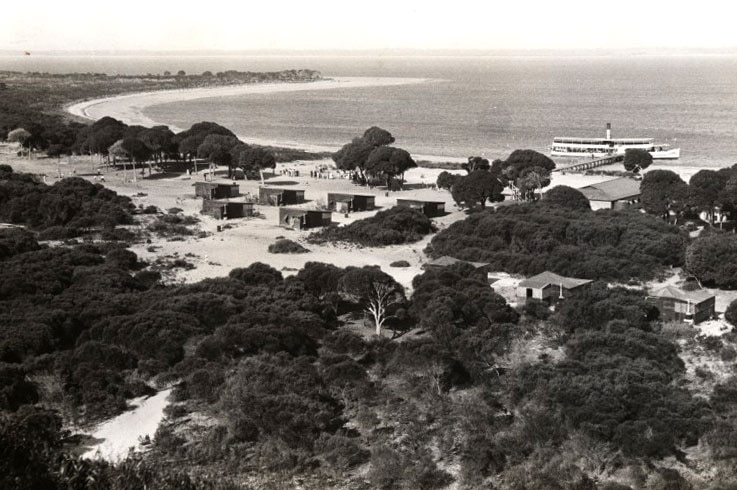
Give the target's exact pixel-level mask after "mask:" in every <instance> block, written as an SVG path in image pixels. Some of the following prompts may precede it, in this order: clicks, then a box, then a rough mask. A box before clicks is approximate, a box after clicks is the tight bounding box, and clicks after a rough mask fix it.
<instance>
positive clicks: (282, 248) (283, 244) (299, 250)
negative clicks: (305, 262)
mask: <svg viewBox="0 0 737 490" xmlns="http://www.w3.org/2000/svg"><path fill="white" fill-rule="evenodd" d="M309 251H310V250H309V249H307V248H305V247H303V246H302V245H300V244H299V243H297V242H295V241H293V240H289V239H287V238H282V239H281V240H277V241H276V242H275V243H272V244H271V245H269V253H272V254H304V253H308V252H309Z"/></svg>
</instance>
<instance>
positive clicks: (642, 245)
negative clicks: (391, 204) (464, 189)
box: [427, 201, 688, 280]
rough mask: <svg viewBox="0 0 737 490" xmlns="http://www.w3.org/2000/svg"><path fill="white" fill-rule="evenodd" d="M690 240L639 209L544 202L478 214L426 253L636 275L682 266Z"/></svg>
mask: <svg viewBox="0 0 737 490" xmlns="http://www.w3.org/2000/svg"><path fill="white" fill-rule="evenodd" d="M687 244H688V237H687V236H685V235H684V234H683V233H682V232H681V231H679V230H678V228H676V227H673V226H670V225H668V224H666V223H663V222H662V221H660V220H657V219H655V218H653V217H650V216H646V215H643V214H641V213H638V212H636V211H618V212H609V211H604V212H593V211H586V210H578V209H570V208H568V207H563V206H557V205H554V204H553V202H545V201H543V202H541V203H526V204H520V205H517V206H508V207H503V208H499V209H496V210H489V211H485V212H478V213H475V214H472V215H470V216H469V217H468V218H466V219H464V220H463V221H458V222H456V223H453V224H452V225H450V226H449V227H448V228H446V229H444V230H443V231H441V232H440V233H438V234H437V235H436V236H434V237H433V239H432V241H431V242H430V245H429V246H428V248H427V253H428V254H429V255H431V256H432V257H440V256H443V255H451V256H454V257H457V258H460V259H464V260H471V261H477V262H488V263H490V264H491V267H492V269H493V270H500V271H507V272H512V273H519V274H525V275H532V274H537V273H540V272H542V271H544V270H551V271H553V272H557V273H559V274H564V275H568V276H573V277H581V278H587V279H610V280H629V279H631V278H637V279H650V278H652V277H654V276H655V274H656V273H657V272H658V271H659V270H661V269H663V268H664V267H667V266H681V265H683V263H684V253H685V249H686V245H687Z"/></svg>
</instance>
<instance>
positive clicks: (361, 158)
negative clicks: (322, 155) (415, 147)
mask: <svg viewBox="0 0 737 490" xmlns="http://www.w3.org/2000/svg"><path fill="white" fill-rule="evenodd" d="M394 141H395V139H394V136H392V134H391V133H390V132H389V131H387V130H385V129H382V128H380V127H378V126H372V127H370V128H368V129H367V130H366V131H364V133H363V135H362V136H357V137H355V138H353V141H351V142H350V143H347V144H345V145H343V147H342V148H341V149H340V150H338V151H337V152H335V153H334V154H333V156H332V159H333V161H334V162H335V165H336V166H337V167H338V168H339V169H340V170H345V171H348V172H354V171H356V170H357V171H358V173H359V175H360V180H361V182H363V183H365V182H366V173H365V171H366V166H367V164H368V159H369V156H370V155H371V153H372V152H373V151H374V150H376V149H377V148H379V147H381V146H385V145H390V144H392V143H394Z"/></svg>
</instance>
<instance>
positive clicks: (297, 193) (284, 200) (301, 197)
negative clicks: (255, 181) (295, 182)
mask: <svg viewBox="0 0 737 490" xmlns="http://www.w3.org/2000/svg"><path fill="white" fill-rule="evenodd" d="M258 202H259V203H261V204H263V205H266V206H289V205H291V204H302V203H303V202H305V191H304V189H284V188H281V187H259V188H258Z"/></svg>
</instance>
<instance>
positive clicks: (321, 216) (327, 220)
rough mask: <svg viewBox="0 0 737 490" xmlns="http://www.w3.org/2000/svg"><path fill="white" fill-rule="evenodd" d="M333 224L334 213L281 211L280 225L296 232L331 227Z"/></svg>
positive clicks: (287, 209)
mask: <svg viewBox="0 0 737 490" xmlns="http://www.w3.org/2000/svg"><path fill="white" fill-rule="evenodd" d="M332 222H333V212H332V211H324V210H319V209H300V208H281V209H279V224H280V225H282V226H286V227H289V228H294V229H296V230H307V229H309V228H317V227H320V226H329V225H330V224H332Z"/></svg>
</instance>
